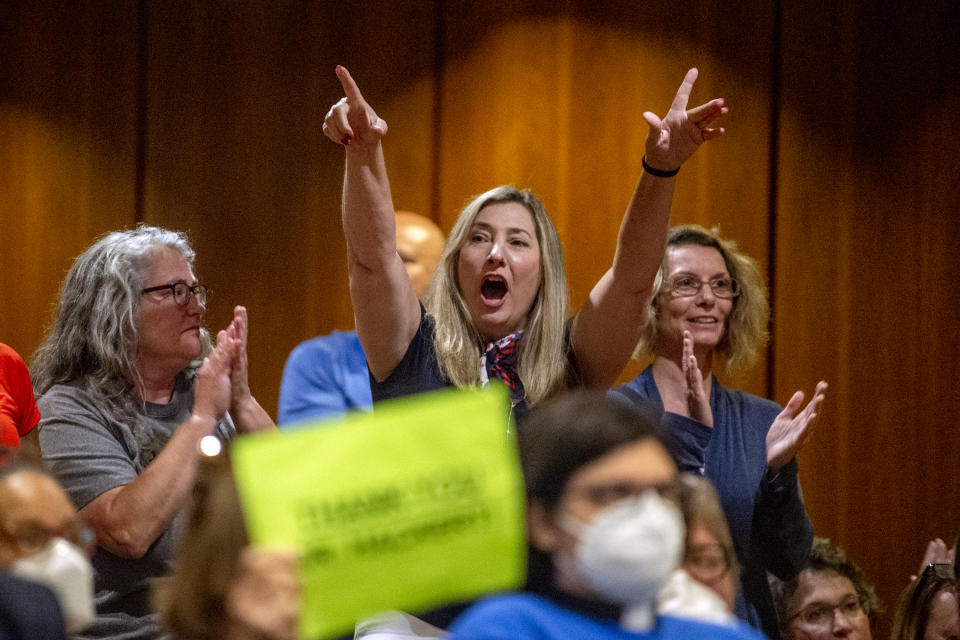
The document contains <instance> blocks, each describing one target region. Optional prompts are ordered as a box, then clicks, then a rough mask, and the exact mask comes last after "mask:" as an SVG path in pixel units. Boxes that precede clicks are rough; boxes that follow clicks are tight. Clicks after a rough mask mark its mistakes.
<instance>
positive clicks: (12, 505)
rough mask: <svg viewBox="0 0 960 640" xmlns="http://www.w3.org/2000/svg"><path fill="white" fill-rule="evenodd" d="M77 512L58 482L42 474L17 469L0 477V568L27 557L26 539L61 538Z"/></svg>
mask: <svg viewBox="0 0 960 640" xmlns="http://www.w3.org/2000/svg"><path fill="white" fill-rule="evenodd" d="M76 517H77V510H76V509H75V508H74V506H73V504H72V503H71V502H70V499H69V498H68V497H67V494H66V493H64V491H63V489H62V488H60V485H59V484H57V481H56V480H54V479H53V478H51V477H50V476H48V475H47V474H46V473H43V472H42V471H35V470H32V469H19V470H15V471H12V472H9V473H4V474H3V475H2V476H0V567H6V566H9V565H10V564H11V563H13V562H14V561H15V560H18V559H19V558H22V557H25V556H27V555H30V554H31V553H32V552H33V551H35V550H30V549H25V548H24V544H23V541H24V540H26V539H27V537H28V536H30V537H32V538H31V539H33V538H35V537H36V536H37V535H43V534H46V535H48V536H51V537H55V536H60V535H63V532H64V531H65V530H67V529H69V528H70V527H71V526H72V525H74V523H75V522H76Z"/></svg>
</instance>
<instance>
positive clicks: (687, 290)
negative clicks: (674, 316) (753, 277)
mask: <svg viewBox="0 0 960 640" xmlns="http://www.w3.org/2000/svg"><path fill="white" fill-rule="evenodd" d="M703 285H707V286H709V287H710V291H712V292H713V295H715V296H716V297H718V298H723V299H725V300H730V299H733V298H736V297H737V296H739V295H740V283H739V282H737V281H736V280H734V279H733V278H730V277H722V278H714V279H712V280H708V281H706V282H704V281H703V280H701V279H699V278H695V277H694V276H691V275H679V276H675V277H674V278H672V279H671V280H670V281H669V282H668V287H667V288H668V290H669V292H670V294H671V295H673V296H674V297H677V298H690V297H692V296H695V295H697V294H698V293H700V290H701V289H703Z"/></svg>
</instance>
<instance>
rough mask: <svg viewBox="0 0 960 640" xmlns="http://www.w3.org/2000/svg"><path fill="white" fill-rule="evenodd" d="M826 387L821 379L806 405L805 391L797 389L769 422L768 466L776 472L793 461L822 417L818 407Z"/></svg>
mask: <svg viewBox="0 0 960 640" xmlns="http://www.w3.org/2000/svg"><path fill="white" fill-rule="evenodd" d="M826 390H827V383H826V382H824V381H823V380H821V381H820V382H818V383H817V388H816V390H815V391H814V392H813V398H812V399H811V400H810V402H808V403H807V406H805V407H803V410H801V409H800V406H801V405H802V404H803V391H797V392H796V393H795V394H793V397H792V398H790V402H788V403H787V406H786V407H784V408H783V411H781V412H780V415H778V416H777V417H776V418H775V419H774V421H773V424H772V425H770V430H769V431H768V432H767V466H768V467H769V468H770V470H771V471H773V472H774V473H776V472H777V471H779V470H780V468H781V467H782V466H784V465H785V464H787V463H788V462H790V461H791V460H792V459H793V457H794V456H796V455H797V452H798V451H800V448H801V447H803V444H804V443H805V442H806V441H807V438H809V437H810V434H811V433H812V431H813V428H814V427H815V426H816V424H817V422H818V421H819V418H820V413H819V408H820V404H821V403H822V402H823V399H824V397H825V393H826Z"/></svg>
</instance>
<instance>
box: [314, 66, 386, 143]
mask: <svg viewBox="0 0 960 640" xmlns="http://www.w3.org/2000/svg"><path fill="white" fill-rule="evenodd" d="M336 71H337V78H339V79H340V86H342V87H343V93H344V94H345V95H346V97H344V98H341V99H340V101H339V102H337V103H336V104H335V105H333V106H332V107H330V110H329V111H327V115H326V117H325V118H324V119H323V133H324V135H326V136H327V137H328V138H330V139H331V140H333V141H334V142H336V143H337V144H339V145H343V146H344V147H369V146H376V145H377V144H378V143H379V142H380V140H381V139H382V138H383V136H385V135H387V123H386V122H385V121H384V120H383V119H381V118H380V117H379V116H378V115H377V113H376V111H374V110H373V108H372V107H371V106H370V105H369V104H367V101H366V100H364V99H363V95H362V94H361V93H360V88H359V87H358V86H357V83H356V82H354V81H353V77H351V75H350V72H349V71H347V69H346V67H341V66H339V65H338V66H337V70H336Z"/></svg>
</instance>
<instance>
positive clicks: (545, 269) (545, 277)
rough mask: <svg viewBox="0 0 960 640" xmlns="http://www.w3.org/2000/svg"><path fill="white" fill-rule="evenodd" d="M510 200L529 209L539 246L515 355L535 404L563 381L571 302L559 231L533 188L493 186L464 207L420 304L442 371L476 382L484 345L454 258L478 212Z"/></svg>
mask: <svg viewBox="0 0 960 640" xmlns="http://www.w3.org/2000/svg"><path fill="white" fill-rule="evenodd" d="M510 202H515V203H517V204H520V205H522V206H523V207H524V208H526V210H527V211H529V212H530V216H531V217H532V218H533V225H534V229H535V231H536V235H537V242H538V243H539V245H540V283H539V287H538V289H537V295H536V297H535V298H534V301H533V305H532V306H531V307H530V311H529V312H528V314H527V324H526V329H524V333H523V340H521V341H520V353H519V356H518V367H519V374H520V379H521V380H522V381H523V387H524V391H525V392H526V396H527V401H528V402H529V403H530V404H535V403H537V402H540V401H541V400H545V399H547V398H549V397H550V396H552V395H554V394H555V393H557V392H558V391H560V390H561V389H562V388H563V387H564V384H565V381H566V376H567V374H568V371H567V354H566V348H567V347H566V341H565V339H564V331H565V323H566V320H567V315H568V308H569V301H568V296H567V276H566V271H565V270H564V266H563V247H562V246H561V245H560V236H559V235H558V234H557V230H556V228H555V227H554V226H553V223H552V222H551V221H550V218H549V216H547V211H546V209H545V208H544V206H543V203H542V202H540V200H539V199H538V198H537V197H536V196H535V195H533V193H531V192H530V191H529V190H527V189H522V190H521V189H517V188H516V187H512V186H500V187H495V188H493V189H491V190H489V191H487V192H486V193H483V194H480V195H479V196H476V197H475V198H473V200H471V201H470V202H469V203H468V204H467V205H466V206H465V207H464V208H463V210H462V211H461V212H460V215H459V216H458V217H457V221H456V223H455V224H454V225H453V229H452V230H451V231H450V236H449V238H447V243H446V245H445V246H444V249H443V254H442V255H441V256H440V262H439V263H438V264H437V268H436V271H435V272H434V274H433V278H432V279H431V280H430V286H429V287H428V288H427V293H426V296H425V301H424V305H425V306H426V308H427V311H428V312H429V313H430V314H431V315H432V316H433V317H434V319H435V321H436V329H435V331H434V337H433V346H434V351H435V352H436V354H437V361H438V363H439V365H440V371H441V372H442V373H443V374H444V375H445V376H447V377H448V378H449V379H450V381H451V382H452V383H453V384H454V385H456V386H458V387H468V386H476V385H479V384H480V356H481V350H482V349H483V348H484V347H485V346H486V345H485V343H484V341H483V337H482V336H481V335H480V334H479V332H478V331H477V329H476V327H475V326H474V325H473V323H472V321H471V319H470V313H469V311H468V310H467V305H466V303H465V302H464V301H463V297H462V296H461V295H460V290H459V289H458V287H457V262H458V260H459V258H460V250H461V248H462V247H463V246H464V245H465V244H466V242H467V240H468V239H469V237H470V228H471V227H472V225H473V221H474V219H475V218H476V217H477V214H479V213H480V211H482V210H483V209H484V207H487V206H490V205H493V204H503V203H510Z"/></svg>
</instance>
